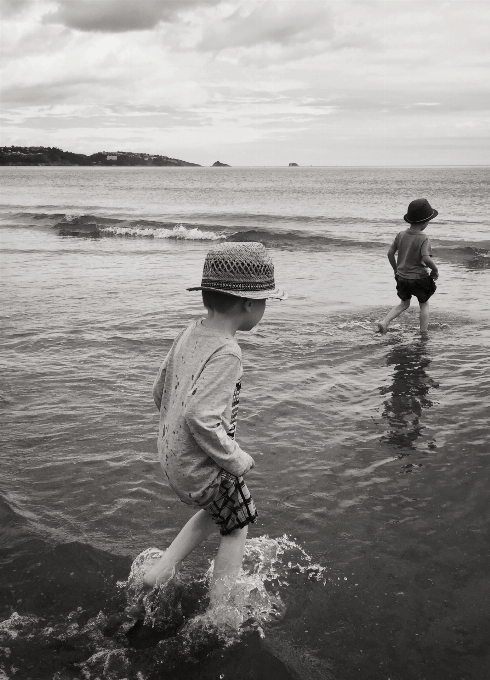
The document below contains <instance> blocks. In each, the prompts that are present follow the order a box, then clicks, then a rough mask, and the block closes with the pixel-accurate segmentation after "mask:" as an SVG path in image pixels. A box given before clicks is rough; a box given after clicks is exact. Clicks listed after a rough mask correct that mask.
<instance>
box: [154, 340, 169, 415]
mask: <svg viewBox="0 0 490 680" xmlns="http://www.w3.org/2000/svg"><path fill="white" fill-rule="evenodd" d="M169 354H170V353H169ZM169 354H167V356H166V357H165V359H164V360H163V362H162V365H161V366H160V369H159V371H158V373H157V377H156V378H155V382H154V383H153V399H154V401H155V404H156V407H157V409H158V410H160V407H161V405H162V394H163V387H164V385H165V374H166V372H167V364H168V357H169Z"/></svg>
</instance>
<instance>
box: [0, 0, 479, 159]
mask: <svg viewBox="0 0 490 680" xmlns="http://www.w3.org/2000/svg"><path fill="white" fill-rule="evenodd" d="M1 13H2V19H3V20H2V36H1V38H2V40H1V50H2V57H1V65H2V78H1V111H0V114H1V119H0V126H1V128H0V129H1V136H0V144H2V145H21V146H38V145H42V146H57V147H60V148H62V149H64V150H67V151H75V152H79V153H86V154H90V153H94V152H96V151H109V152H110V151H113V152H114V151H135V152H138V151H140V152H145V153H154V154H162V155H166V156H170V157H173V158H180V159H183V160H186V161H190V162H194V163H199V164H201V165H211V164H212V163H214V162H215V161H217V160H219V161H221V162H223V163H228V164H230V165H236V166H254V165H259V166H269V165H276V166H277V165H279V166H281V165H288V163H290V162H295V163H298V164H299V165H321V166H329V165H389V166H390V165H395V166H396V165H400V166H403V165H459V164H462V165H474V164H475V165H481V164H490V38H489V36H490V0H2V2H1Z"/></svg>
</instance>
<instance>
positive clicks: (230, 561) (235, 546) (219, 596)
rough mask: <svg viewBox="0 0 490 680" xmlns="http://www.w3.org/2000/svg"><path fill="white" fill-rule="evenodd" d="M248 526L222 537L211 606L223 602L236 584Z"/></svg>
mask: <svg viewBox="0 0 490 680" xmlns="http://www.w3.org/2000/svg"><path fill="white" fill-rule="evenodd" d="M247 532H248V526H244V527H243V528H241V529H235V530H234V531H233V533H232V534H230V535H229V536H222V537H221V544H220V546H219V549H218V554H217V555H216V559H215V560H214V570H213V578H212V581H211V592H210V601H211V606H212V607H213V606H215V605H217V604H219V603H220V602H222V601H223V600H224V599H225V598H226V595H227V594H228V593H229V592H230V590H231V589H232V588H233V585H234V584H235V581H236V577H237V575H238V572H239V571H240V567H241V566H242V560H243V551H244V550H245V539H246V538H247Z"/></svg>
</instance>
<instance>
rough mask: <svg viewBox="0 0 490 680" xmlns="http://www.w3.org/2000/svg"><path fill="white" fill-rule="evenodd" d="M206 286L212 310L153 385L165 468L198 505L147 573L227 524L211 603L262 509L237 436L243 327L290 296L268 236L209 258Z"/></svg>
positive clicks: (164, 571) (149, 583) (168, 569)
mask: <svg viewBox="0 0 490 680" xmlns="http://www.w3.org/2000/svg"><path fill="white" fill-rule="evenodd" d="M188 290H201V291H202V297H203V302H204V306H205V308H206V310H207V316H206V318H204V319H199V320H198V321H194V322H193V323H191V324H190V326H188V327H187V328H186V329H185V330H184V331H182V332H181V333H180V335H178V337H177V338H176V339H175V341H174V343H173V345H172V348H171V349H170V352H169V353H168V355H167V357H166V358H165V360H164V361H163V364H162V365H161V368H160V370H159V373H158V375H157V378H156V380H155V383H154V387H153V396H154V399H155V403H156V406H157V408H158V409H159V411H160V426H159V434H158V451H159V455H160V462H161V465H162V468H163V471H164V474H165V476H166V478H167V480H168V482H169V484H170V486H171V487H172V489H173V490H174V492H175V493H176V495H177V497H178V498H180V500H181V501H183V502H184V503H186V504H187V505H190V506H192V507H194V508H196V509H197V512H196V514H194V516H193V517H192V518H191V519H190V520H189V521H188V522H187V524H186V525H185V526H184V527H183V529H182V530H181V531H180V533H179V534H178V535H177V537H176V538H175V539H174V540H173V542H172V543H171V544H170V546H169V547H168V548H167V550H166V551H165V552H164V553H163V556H162V557H161V559H160V560H159V561H158V562H156V563H155V564H154V565H153V566H152V567H150V569H149V570H148V571H147V572H146V574H145V575H144V578H143V580H144V585H145V587H146V589H147V590H148V589H150V588H152V587H153V586H155V585H162V584H164V583H165V582H166V581H168V580H169V579H170V578H171V577H172V575H173V574H174V573H175V571H176V570H177V569H178V566H179V564H180V563H181V561H182V560H183V559H184V558H185V557H186V555H188V554H189V553H190V552H191V551H192V550H193V549H194V548H196V547H197V546H198V545H199V544H200V543H201V542H202V541H204V540H205V539H206V538H207V537H208V536H209V535H210V534H211V533H213V532H214V531H216V530H217V529H219V532H220V534H221V543H220V546H219V549H218V554H217V556H216V559H215V562H214V573H213V577H212V582H211V592H210V601H211V606H213V605H215V604H217V603H219V602H220V601H222V600H223V597H225V595H226V594H227V593H229V592H230V589H231V588H232V587H233V584H234V582H235V579H236V576H237V574H238V571H239V570H240V566H241V563H242V558H243V551H244V547H245V539H246V536H247V530H248V525H249V524H250V523H252V522H255V521H256V518H257V510H256V508H255V504H254V501H253V499H252V497H251V494H250V491H249V490H248V488H247V485H246V484H245V482H244V480H243V476H244V475H245V474H246V473H247V472H248V471H249V470H250V469H251V468H252V467H254V460H253V458H252V457H251V456H250V455H249V454H248V453H247V452H246V451H244V450H243V449H242V448H241V447H240V446H239V444H238V443H237V442H236V440H235V430H236V420H237V412H238V400H239V394H240V385H241V383H240V381H241V376H242V355H241V350H240V347H239V345H238V344H237V342H236V340H235V337H234V336H235V333H236V331H238V330H240V331H249V330H251V329H252V328H253V327H254V326H256V325H257V324H258V323H259V321H260V320H261V318H262V316H263V314H264V310H265V304H266V299H267V298H276V299H280V300H284V299H286V297H287V295H286V294H285V293H284V291H281V290H278V289H277V288H276V287H275V283H274V265H273V263H272V260H271V258H270V256H269V254H268V253H267V250H266V249H265V248H264V246H263V245H262V244H260V243H223V244H220V245H218V246H215V247H214V248H212V249H211V250H210V251H209V252H208V254H207V256H206V260H205V263H204V271H203V276H202V281H201V285H199V286H194V287H192V288H188Z"/></svg>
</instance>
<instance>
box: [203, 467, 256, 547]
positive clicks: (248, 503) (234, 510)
mask: <svg viewBox="0 0 490 680" xmlns="http://www.w3.org/2000/svg"><path fill="white" fill-rule="evenodd" d="M205 510H206V512H209V514H210V515H211V517H212V518H213V520H214V522H215V523H216V524H217V525H218V526H219V532H220V534H221V535H222V536H227V535H228V534H231V532H232V531H233V530H234V529H239V528H241V527H244V526H246V525H247V524H251V523H252V522H255V520H256V519H257V517H258V514H257V508H256V507H255V503H254V502H253V498H252V496H251V495H250V491H249V490H248V488H247V485H246V484H245V482H244V480H243V477H235V476H234V475H230V473H229V472H226V470H222V471H221V483H220V485H219V489H218V493H217V495H216V498H215V500H214V501H213V502H212V503H210V504H209V505H208V506H207V507H206V508H205Z"/></svg>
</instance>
